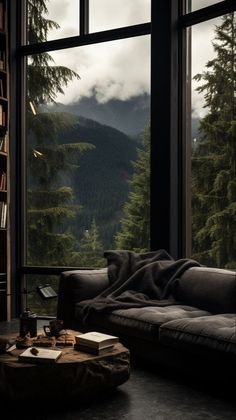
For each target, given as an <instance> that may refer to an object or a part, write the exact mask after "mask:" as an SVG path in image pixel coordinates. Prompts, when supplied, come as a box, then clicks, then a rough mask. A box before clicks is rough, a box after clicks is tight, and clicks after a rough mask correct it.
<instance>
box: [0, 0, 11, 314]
mask: <svg viewBox="0 0 236 420" xmlns="http://www.w3.org/2000/svg"><path fill="white" fill-rule="evenodd" d="M8 98H9V74H8V33H7V0H0V320H1V321H3V320H9V319H10V318H11V299H10V297H11V281H10V278H11V277H10V266H11V264H10V220H9V206H10V183H9V173H10V167H9V166H10V165H9V137H8V129H9V103H8Z"/></svg>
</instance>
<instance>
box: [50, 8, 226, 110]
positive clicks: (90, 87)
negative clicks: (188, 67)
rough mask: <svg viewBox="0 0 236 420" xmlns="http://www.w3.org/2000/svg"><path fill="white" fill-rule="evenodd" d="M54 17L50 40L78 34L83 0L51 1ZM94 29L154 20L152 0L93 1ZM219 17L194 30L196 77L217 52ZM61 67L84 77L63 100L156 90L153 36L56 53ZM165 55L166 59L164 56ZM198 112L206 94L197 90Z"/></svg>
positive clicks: (101, 98) (122, 96)
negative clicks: (152, 79) (152, 86)
mask: <svg viewBox="0 0 236 420" xmlns="http://www.w3.org/2000/svg"><path fill="white" fill-rule="evenodd" d="M216 2H217V1H216V0H193V3H192V7H193V10H195V9H197V8H200V7H203V6H206V5H209V4H212V3H216ZM47 7H48V11H49V14H48V16H47V18H50V19H52V20H54V21H56V22H57V23H59V25H60V27H61V28H60V29H59V30H57V31H52V32H51V33H50V34H49V36H48V39H55V38H61V37H66V36H73V35H77V34H78V27H79V25H78V22H79V10H78V0H49V1H48V2H47ZM90 15H91V19H90V32H96V31H99V30H105V29H112V28H114V27H120V26H122V25H124V26H125V25H130V24H136V23H142V22H145V21H149V20H150V0H90ZM217 22H219V19H214V20H212V21H208V22H204V23H202V24H199V25H196V26H194V27H193V30H192V75H195V74H196V73H199V72H200V73H201V72H202V71H203V70H204V67H205V64H206V62H207V61H208V60H209V59H211V58H212V57H213V56H214V52H213V48H212V44H211V41H212V39H213V38H214V30H213V29H214V25H215V24H217ZM50 54H51V55H52V56H53V58H54V60H55V64H57V65H65V66H67V67H69V68H71V69H73V70H74V71H76V72H77V73H78V74H79V75H80V77H81V80H79V81H74V82H73V83H71V84H70V85H69V86H68V87H67V88H66V89H65V95H58V98H57V100H58V101H59V102H63V103H70V102H72V101H78V100H79V99H80V98H81V97H84V96H87V97H89V96H91V95H95V96H96V98H97V100H98V101H99V102H101V103H105V102H106V101H108V100H109V99H114V98H117V99H121V100H126V99H128V98H130V97H132V96H136V95H140V94H143V93H149V92H150V37H149V36H142V37H137V38H130V39H126V40H119V41H114V42H109V43H101V44H95V45H90V46H85V47H80V48H74V49H70V50H62V51H56V52H53V53H50ZM160 59H161V58H160ZM194 87H196V83H195V82H193V109H194V116H199V115H200V116H203V114H204V110H203V109H202V104H203V98H202V97H200V96H199V94H197V93H196V92H195V91H194Z"/></svg>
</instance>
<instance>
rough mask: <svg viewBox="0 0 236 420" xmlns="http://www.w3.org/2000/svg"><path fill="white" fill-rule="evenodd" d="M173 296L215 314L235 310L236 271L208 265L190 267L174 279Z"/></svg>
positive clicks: (184, 302)
mask: <svg viewBox="0 0 236 420" xmlns="http://www.w3.org/2000/svg"><path fill="white" fill-rule="evenodd" d="M173 296H174V298H175V299H176V300H177V301H179V302H181V303H183V304H184V305H191V306H196V307H197V308H200V309H204V310H205V311H209V312H212V313H215V314H217V313H218V314H220V313H231V312H232V313H235V312H236V273H235V272H234V271H230V270H223V269H219V268H209V267H192V268H189V269H188V270H186V271H185V272H184V273H183V275H182V276H181V278H179V279H177V280H176V281H175V284H174V287H173Z"/></svg>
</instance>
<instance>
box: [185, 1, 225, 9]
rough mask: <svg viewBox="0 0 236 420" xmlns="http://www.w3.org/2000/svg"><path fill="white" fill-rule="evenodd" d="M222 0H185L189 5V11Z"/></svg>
mask: <svg viewBox="0 0 236 420" xmlns="http://www.w3.org/2000/svg"><path fill="white" fill-rule="evenodd" d="M220 1H222V0H187V4H188V6H189V10H188V11H189V12H194V11H195V10H198V9H202V8H203V7H208V6H211V5H212V4H216V3H219V2H220Z"/></svg>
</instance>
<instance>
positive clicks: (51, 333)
mask: <svg viewBox="0 0 236 420" xmlns="http://www.w3.org/2000/svg"><path fill="white" fill-rule="evenodd" d="M43 329H44V332H45V334H46V335H47V336H48V337H58V336H59V334H60V331H61V330H62V329H63V321H62V320H60V319H53V320H52V321H50V322H49V325H44V326H43Z"/></svg>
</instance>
